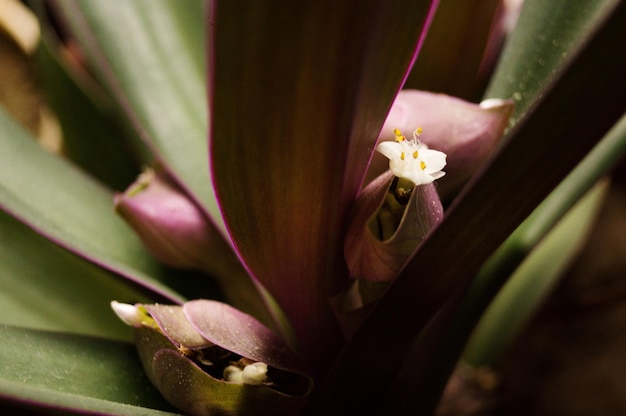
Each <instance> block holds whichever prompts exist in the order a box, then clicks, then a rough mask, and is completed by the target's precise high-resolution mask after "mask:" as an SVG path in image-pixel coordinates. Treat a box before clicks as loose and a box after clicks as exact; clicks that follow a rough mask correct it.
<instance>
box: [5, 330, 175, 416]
mask: <svg viewBox="0 0 626 416" xmlns="http://www.w3.org/2000/svg"><path fill="white" fill-rule="evenodd" d="M0 337H2V339H3V341H2V344H1V345H0V367H1V368H2V373H1V374H0V397H1V398H2V400H3V402H4V403H3V404H4V405H5V406H6V405H7V402H8V404H9V405H10V406H12V407H14V408H12V409H11V410H13V411H15V410H16V409H19V408H21V410H20V412H24V411H25V410H26V409H31V410H32V409H38V410H40V411H43V410H47V411H48V412H56V413H63V414H94V413H98V414H116V415H129V416H130V415H133V416H134V415H154V416H159V415H168V414H172V413H169V412H172V411H173V409H172V407H171V406H170V405H168V404H167V403H166V402H165V401H164V400H163V399H162V398H161V396H160V394H159V393H158V392H157V391H156V389H154V388H153V387H152V385H151V384H150V382H149V381H148V379H147V378H146V376H145V375H144V372H143V370H142V368H141V364H140V363H139V360H138V359H137V355H136V353H135V351H134V348H133V346H132V345H130V344H125V343H120V342H114V341H108V340H104V339H98V338H89V337H83V336H76V335H67V334H59V333H53V332H42V331H33V330H28V329H23V328H13V327H9V326H0ZM20 414H22V413H20Z"/></svg>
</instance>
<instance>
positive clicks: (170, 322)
mask: <svg viewBox="0 0 626 416" xmlns="http://www.w3.org/2000/svg"><path fill="white" fill-rule="evenodd" d="M145 307H146V309H147V310H148V312H149V313H150V316H152V318H154V320H155V321H156V323H157V324H158V325H159V328H161V331H163V334H164V335H165V336H166V337H168V338H169V340H170V341H171V342H172V343H173V344H175V345H176V346H177V347H180V346H184V347H186V348H189V349H191V350H195V349H201V348H206V347H209V346H211V345H213V343H211V342H210V341H207V340H206V338H204V337H203V336H202V335H200V333H199V332H198V330H197V329H196V328H194V326H193V325H192V324H191V323H190V322H189V320H188V319H187V317H186V316H185V313H184V312H183V308H181V307H180V306H172V305H159V304H155V305H145Z"/></svg>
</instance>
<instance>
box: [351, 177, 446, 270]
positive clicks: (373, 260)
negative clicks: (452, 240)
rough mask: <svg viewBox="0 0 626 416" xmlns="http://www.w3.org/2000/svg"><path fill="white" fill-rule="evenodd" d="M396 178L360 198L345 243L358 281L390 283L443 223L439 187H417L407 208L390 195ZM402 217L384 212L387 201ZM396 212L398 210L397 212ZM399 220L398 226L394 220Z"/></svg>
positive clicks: (381, 181)
mask: <svg viewBox="0 0 626 416" xmlns="http://www.w3.org/2000/svg"><path fill="white" fill-rule="evenodd" d="M393 185H394V176H393V174H392V173H391V172H390V171H387V172H386V173H383V174H382V175H380V176H379V177H378V178H376V179H375V180H374V181H372V182H371V183H370V184H369V185H368V186H367V187H366V188H365V189H363V191H362V192H361V194H360V195H359V197H358V199H357V201H356V202H355V205H354V209H353V216H352V222H351V224H350V227H349V228H348V232H347V234H346V239H345V242H344V255H345V258H346V263H347V264H348V268H349V270H350V275H351V276H352V277H354V278H357V279H365V280H369V281H375V282H388V281H390V280H392V279H393V278H394V277H395V276H396V275H397V274H398V272H399V271H400V269H401V268H402V266H403V265H404V263H405V262H406V261H407V259H408V258H409V257H410V256H411V254H413V252H414V251H415V250H416V248H417V246H418V245H419V244H420V242H421V241H422V240H423V239H424V237H425V236H426V235H427V234H428V233H429V232H430V230H431V229H432V228H433V227H434V226H435V225H436V224H438V223H439V222H440V221H441V220H442V219H443V207H442V205H441V200H440V199H439V196H438V195H437V190H436V185H434V184H432V183H431V184H427V185H421V186H415V187H414V188H413V190H412V191H411V193H410V196H409V197H408V201H407V202H406V203H405V204H400V203H398V202H397V201H396V202H394V201H395V197H394V196H392V195H390V188H391V187H392V186H393ZM386 199H387V200H390V199H391V203H394V204H396V205H397V207H396V208H397V209H399V210H401V211H400V212H399V213H392V212H383V210H381V207H383V203H385V200H386ZM393 209H395V208H393ZM392 217H397V218H398V219H399V223H397V224H396V223H395V222H396V221H394V218H392Z"/></svg>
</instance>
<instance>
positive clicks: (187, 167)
mask: <svg viewBox="0 0 626 416" xmlns="http://www.w3.org/2000/svg"><path fill="white" fill-rule="evenodd" d="M52 4H53V6H55V10H59V11H60V12H61V16H62V18H63V22H64V23H65V24H67V25H68V29H69V30H70V33H71V35H72V36H75V37H76V39H77V40H78V42H79V43H80V46H81V47H82V49H81V51H82V52H83V53H84V55H85V58H86V60H87V64H88V67H89V69H90V70H91V71H93V72H94V73H95V74H96V75H97V77H98V79H99V80H100V81H101V83H102V84H103V85H104V86H105V87H106V88H107V89H108V90H109V92H110V93H111V94H112V95H113V96H114V98H115V99H116V100H117V102H118V104H119V106H120V107H121V109H122V111H123V113H124V114H125V117H126V118H127V120H128V122H129V123H130V124H131V126H132V127H133V128H134V129H135V131H136V133H137V134H138V135H139V137H141V139H142V140H144V141H145V142H146V144H147V145H148V146H149V147H150V148H151V150H152V151H153V153H154V155H155V157H156V158H157V159H158V160H160V161H161V162H162V163H163V164H164V166H165V167H166V168H167V169H168V171H169V173H170V174H171V175H172V177H174V178H175V179H176V181H177V182H178V183H179V185H180V186H182V187H184V188H185V190H186V191H188V192H189V193H190V196H191V197H192V198H193V199H194V200H195V201H198V202H200V204H201V205H202V206H203V207H204V209H205V210H207V212H209V213H210V215H211V217H212V219H213V220H214V221H215V224H216V226H217V228H218V229H219V230H220V231H224V230H223V229H222V227H223V225H222V222H221V219H220V212H219V210H218V208H217V203H216V201H215V198H214V196H213V193H212V191H211V187H210V186H209V185H208V181H209V174H208V172H209V166H208V158H207V157H206V154H207V143H206V132H207V103H206V88H205V85H206V82H205V65H204V63H205V61H204V56H205V54H204V45H203V42H204V35H203V34H204V25H203V3H202V2H201V1H198V0H193V1H188V2H185V7H181V5H180V3H179V2H177V1H171V0H140V1H130V2H102V1H98V0H95V1H94V0H81V1H74V0H58V1H53V2H52Z"/></svg>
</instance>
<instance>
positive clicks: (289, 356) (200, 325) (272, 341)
mask: <svg viewBox="0 0 626 416" xmlns="http://www.w3.org/2000/svg"><path fill="white" fill-rule="evenodd" d="M183 310H184V311H185V316H186V317H187V319H188V320H189V322H191V324H192V325H193V326H194V327H195V328H196V330H197V331H198V332H199V333H200V334H201V335H202V336H203V337H204V338H205V339H207V340H209V341H211V342H212V343H213V344H215V345H219V346H220V347H222V348H224V349H227V350H229V351H232V352H234V353H237V354H239V355H241V356H244V357H247V358H252V359H253V360H255V361H262V362H264V363H266V364H268V365H271V366H272V367H276V368H281V369H285V370H295V369H297V368H298V367H299V364H298V360H297V359H296V357H295V355H294V353H293V351H292V350H291V349H290V348H289V346H288V345H287V344H286V343H285V342H284V341H283V340H282V339H280V338H279V337H278V336H276V335H275V334H274V333H273V332H272V331H270V330H269V329H268V328H267V327H265V326H263V324H261V323H260V322H259V321H258V320H256V319H255V318H253V317H252V316H250V315H248V314H245V313H243V312H240V311H238V310H237V309H235V308H233V307H232V306H230V305H227V304H225V303H222V302H216V301H211V300H193V301H190V302H187V303H185V304H184V305H183Z"/></svg>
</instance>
